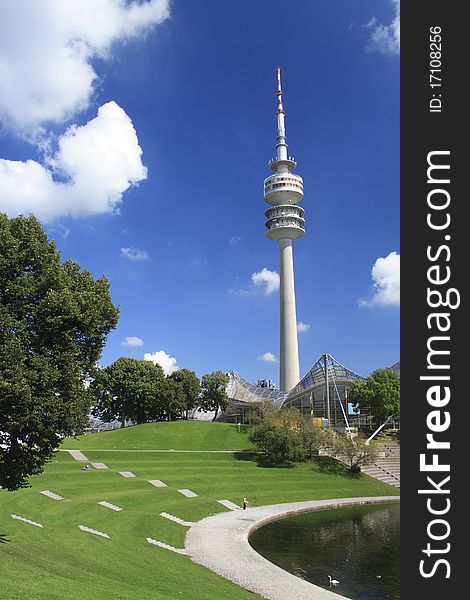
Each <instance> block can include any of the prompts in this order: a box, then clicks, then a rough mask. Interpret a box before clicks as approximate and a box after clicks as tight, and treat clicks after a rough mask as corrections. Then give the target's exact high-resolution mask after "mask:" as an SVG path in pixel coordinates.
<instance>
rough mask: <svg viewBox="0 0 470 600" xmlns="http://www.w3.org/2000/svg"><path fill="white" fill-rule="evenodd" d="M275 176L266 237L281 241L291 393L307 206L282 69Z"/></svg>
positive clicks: (268, 186)
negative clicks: (296, 250)
mask: <svg viewBox="0 0 470 600" xmlns="http://www.w3.org/2000/svg"><path fill="white" fill-rule="evenodd" d="M269 166H270V168H271V169H272V170H273V171H274V175H271V176H270V177H266V179H265V180H264V199H265V201H266V202H267V203H268V204H270V205H271V208H268V210H267V211H266V212H265V215H266V218H267V221H266V237H268V238H269V239H271V240H276V241H278V242H279V251H280V315H281V327H280V382H279V383H280V389H281V390H282V391H286V392H288V391H289V390H291V389H292V388H293V387H294V386H295V385H297V383H298V382H299V381H300V367H299V349H298V340H297V316H296V309H295V285H294V258H293V248H292V242H293V240H296V239H298V238H299V237H302V236H303V235H304V233H305V230H304V225H305V221H304V209H303V208H300V206H297V204H298V203H299V202H300V201H301V200H302V199H303V196H304V194H303V189H304V188H303V180H302V177H300V175H296V174H294V173H292V171H293V170H294V169H295V167H296V166H297V163H296V162H295V160H294V159H293V158H292V157H290V156H289V155H288V152H287V139H286V127H285V114H284V105H283V102H282V88H281V70H280V69H278V71H277V138H276V158H275V159H274V160H272V161H271V162H270V163H269Z"/></svg>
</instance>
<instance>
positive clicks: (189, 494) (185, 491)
mask: <svg viewBox="0 0 470 600" xmlns="http://www.w3.org/2000/svg"><path fill="white" fill-rule="evenodd" d="M178 492H179V493H180V494H183V496H186V498H196V497H197V494H196V493H195V492H193V491H191V490H188V489H187V488H184V489H182V490H178Z"/></svg>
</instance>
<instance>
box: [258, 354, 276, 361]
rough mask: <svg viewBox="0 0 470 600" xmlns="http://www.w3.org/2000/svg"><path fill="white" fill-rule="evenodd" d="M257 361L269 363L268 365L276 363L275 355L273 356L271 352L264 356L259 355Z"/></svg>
mask: <svg viewBox="0 0 470 600" xmlns="http://www.w3.org/2000/svg"><path fill="white" fill-rule="evenodd" d="M258 360H262V361H263V362H270V363H276V362H277V358H276V355H275V354H273V353H272V352H265V353H264V354H261V355H260V356H258Z"/></svg>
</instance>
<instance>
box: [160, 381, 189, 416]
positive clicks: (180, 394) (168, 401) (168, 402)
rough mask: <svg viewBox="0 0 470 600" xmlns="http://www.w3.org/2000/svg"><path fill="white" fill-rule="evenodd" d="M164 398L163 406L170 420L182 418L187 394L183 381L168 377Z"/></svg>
mask: <svg viewBox="0 0 470 600" xmlns="http://www.w3.org/2000/svg"><path fill="white" fill-rule="evenodd" d="M164 390H165V391H164V400H163V403H162V406H163V408H164V411H165V417H166V418H167V419H168V421H174V420H175V419H181V417H182V415H183V414H184V412H185V410H186V394H185V390H184V385H183V383H182V382H181V381H176V380H175V379H173V378H172V377H167V378H166V380H165V386H164Z"/></svg>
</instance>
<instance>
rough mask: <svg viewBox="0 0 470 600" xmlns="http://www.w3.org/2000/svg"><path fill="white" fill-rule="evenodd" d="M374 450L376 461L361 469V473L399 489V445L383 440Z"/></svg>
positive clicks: (392, 441) (380, 440)
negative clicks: (375, 451)
mask: <svg viewBox="0 0 470 600" xmlns="http://www.w3.org/2000/svg"><path fill="white" fill-rule="evenodd" d="M376 448H377V460H376V461H375V462H374V463H372V464H371V465H368V466H367V467H362V469H361V471H362V472H363V473H366V474H367V475H370V476H371V477H375V479H379V480H380V481H384V482H385V483H389V484H390V485H393V486H394V487H400V445H399V444H398V443H397V442H396V441H394V440H390V439H386V438H385V439H379V441H378V442H377V445H376Z"/></svg>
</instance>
